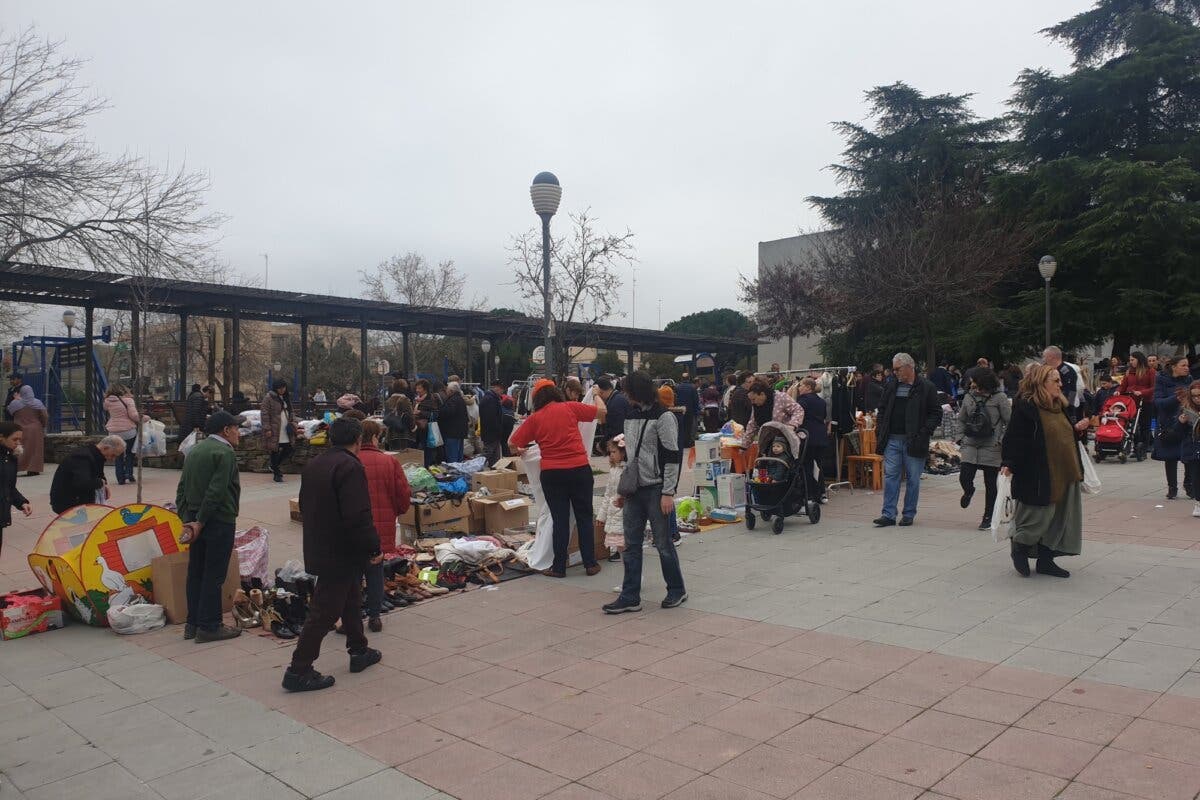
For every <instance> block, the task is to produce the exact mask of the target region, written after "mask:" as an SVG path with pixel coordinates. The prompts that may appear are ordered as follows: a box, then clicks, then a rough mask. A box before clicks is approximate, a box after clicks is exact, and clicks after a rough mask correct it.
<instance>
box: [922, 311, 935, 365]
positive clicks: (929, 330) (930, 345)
mask: <svg viewBox="0 0 1200 800" xmlns="http://www.w3.org/2000/svg"><path fill="white" fill-rule="evenodd" d="M921 334H922V336H923V337H924V339H925V369H927V370H928V369H932V368H933V367H936V366H937V341H936V340H935V339H934V336H933V325H932V324H931V323H930V322H929V320H928V319H926V320H924V321H923V322H922V323H921Z"/></svg>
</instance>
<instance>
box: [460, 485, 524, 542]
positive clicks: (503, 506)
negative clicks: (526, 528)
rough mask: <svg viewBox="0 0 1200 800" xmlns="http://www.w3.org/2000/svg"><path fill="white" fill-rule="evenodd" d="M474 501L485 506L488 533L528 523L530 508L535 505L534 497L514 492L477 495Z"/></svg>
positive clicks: (485, 526) (485, 529)
mask: <svg viewBox="0 0 1200 800" xmlns="http://www.w3.org/2000/svg"><path fill="white" fill-rule="evenodd" d="M473 502H474V503H475V504H476V505H478V506H482V507H483V524H484V531H485V532H488V533H490V532H492V531H496V532H500V531H503V530H504V529H505V528H519V527H521V526H522V525H528V524H529V509H530V508H532V507H533V499H532V498H529V497H526V496H525V495H521V494H516V493H513V492H508V493H505V494H494V495H492V496H490V497H476V498H475V500H474V501H473Z"/></svg>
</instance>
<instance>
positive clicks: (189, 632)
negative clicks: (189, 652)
mask: <svg viewBox="0 0 1200 800" xmlns="http://www.w3.org/2000/svg"><path fill="white" fill-rule="evenodd" d="M183 638H184V639H195V638H196V626H195V625H188V624H186V623H185V624H184V626H183Z"/></svg>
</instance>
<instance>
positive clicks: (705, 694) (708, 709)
mask: <svg viewBox="0 0 1200 800" xmlns="http://www.w3.org/2000/svg"><path fill="white" fill-rule="evenodd" d="M737 702H738V698H737V697H735V696H734V695H731V694H725V693H724V692H715V691H710V690H708V689H705V688H701V687H699V686H681V687H679V688H678V689H676V690H674V691H672V692H668V693H667V694H664V695H660V696H658V697H655V698H653V699H651V700H647V701H646V702H644V703H641V704H640V705H641V706H642V707H643V708H648V709H650V710H652V711H658V712H659V713H662V714H667V715H670V716H673V717H679V718H681V719H686V720H688V721H689V722H700V721H702V720H704V719H707V718H708V717H711V716H712V715H713V714H716V713H717V712H719V711H721V710H722V709H725V708H728V707H729V706H732V705H733V704H735V703H737Z"/></svg>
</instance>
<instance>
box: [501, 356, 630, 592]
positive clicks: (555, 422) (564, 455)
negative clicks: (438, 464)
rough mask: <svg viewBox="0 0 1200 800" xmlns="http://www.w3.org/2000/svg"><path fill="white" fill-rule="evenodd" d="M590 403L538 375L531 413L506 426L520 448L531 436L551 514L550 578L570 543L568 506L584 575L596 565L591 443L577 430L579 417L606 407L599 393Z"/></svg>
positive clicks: (557, 574) (560, 573)
mask: <svg viewBox="0 0 1200 800" xmlns="http://www.w3.org/2000/svg"><path fill="white" fill-rule="evenodd" d="M595 398H596V399H595V404H594V405H590V404H588V403H576V402H569V401H567V400H566V399H565V398H564V397H563V393H562V392H561V391H560V390H559V388H558V387H557V386H555V385H554V382H553V381H550V380H545V379H543V380H540V381H538V382H537V383H535V384H534V386H533V413H532V414H530V415H529V416H528V417H526V418H525V421H524V422H522V423H521V424H520V425H519V426H518V427H517V429H516V430H514V431H513V432H512V436H511V437H510V438H509V440H508V443H509V444H510V445H512V446H513V447H514V448H516V452H517V453H519V454H520V453H523V452H524V450H525V448H526V447H528V446H529V445H531V444H532V443H534V442H537V444H538V450H539V451H540V452H541V456H542V462H541V470H542V493H543V494H544V496H545V498H546V506H547V507H548V508H549V509H550V516H551V517H553V518H554V564H553V566H551V567H550V569H548V570H546V571H545V573H544V574H545V575H549V576H550V577H552V578H562V577H565V576H566V574H567V547H568V546H569V545H570V543H571V511H572V509H574V511H575V522H576V525H577V526H578V529H579V552H580V554H581V555H582V556H583V564H584V567H586V569H587V574H588V575H595V574H596V573H597V572H599V571H600V563H599V562H598V561H596V548H595V546H594V542H593V537H594V535H595V525H594V523H593V515H592V485H593V479H592V462H591V460H590V459H589V458H588V450H589V449H590V447H591V443H590V442H589V443H588V444H587V445H584V443H583V437H582V436H580V435H579V423H581V422H591V421H592V420H597V421H599V422H604V417H605V415H606V414H607V409H606V408H605V405H604V400H602V399H601V398H600V393H599V392H597V393H595Z"/></svg>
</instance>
